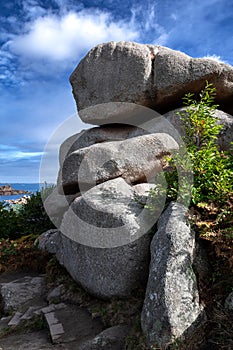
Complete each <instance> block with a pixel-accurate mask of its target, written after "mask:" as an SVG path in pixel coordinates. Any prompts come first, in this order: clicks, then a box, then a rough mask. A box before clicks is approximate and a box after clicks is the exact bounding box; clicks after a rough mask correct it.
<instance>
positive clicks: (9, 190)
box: [0, 185, 31, 196]
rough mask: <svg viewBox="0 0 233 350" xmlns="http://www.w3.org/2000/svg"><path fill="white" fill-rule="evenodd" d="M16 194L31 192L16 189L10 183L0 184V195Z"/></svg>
mask: <svg viewBox="0 0 233 350" xmlns="http://www.w3.org/2000/svg"><path fill="white" fill-rule="evenodd" d="M18 194H31V192H30V191H25V190H17V189H15V188H13V187H12V186H11V185H3V186H0V196H14V195H18Z"/></svg>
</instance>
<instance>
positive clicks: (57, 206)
mask: <svg viewBox="0 0 233 350" xmlns="http://www.w3.org/2000/svg"><path fill="white" fill-rule="evenodd" d="M60 192H61V193H62V190H60ZM77 196H78V194H77V193H76V194H73V195H70V196H65V195H64V194H60V193H59V191H58V188H57V187H55V188H54V190H53V191H52V193H51V194H50V195H49V196H48V197H47V198H46V199H45V200H44V201H43V204H44V208H45V210H46V212H47V214H48V215H49V217H50V220H51V221H52V222H53V223H54V225H55V226H56V227H59V226H60V224H61V220H62V218H63V215H64V213H65V212H66V211H67V210H68V209H69V206H70V203H72V201H73V200H74V199H75V198H76V197H77Z"/></svg>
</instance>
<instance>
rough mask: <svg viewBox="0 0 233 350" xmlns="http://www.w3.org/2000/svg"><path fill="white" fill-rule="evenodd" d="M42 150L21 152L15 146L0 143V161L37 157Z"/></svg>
mask: <svg viewBox="0 0 233 350" xmlns="http://www.w3.org/2000/svg"><path fill="white" fill-rule="evenodd" d="M42 155H43V152H23V151H21V150H19V149H17V148H16V147H13V146H8V145H4V144H0V161H1V162H3V161H7V162H9V161H14V160H19V159H32V158H35V157H36V158H38V157H41V156H42Z"/></svg>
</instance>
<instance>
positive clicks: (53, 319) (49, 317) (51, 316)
mask: <svg viewBox="0 0 233 350" xmlns="http://www.w3.org/2000/svg"><path fill="white" fill-rule="evenodd" d="M45 318H46V321H47V323H48V325H49V326H51V325H53V324H56V323H58V322H59V321H58V319H57V318H56V316H55V313H54V312H49V313H47V314H45Z"/></svg>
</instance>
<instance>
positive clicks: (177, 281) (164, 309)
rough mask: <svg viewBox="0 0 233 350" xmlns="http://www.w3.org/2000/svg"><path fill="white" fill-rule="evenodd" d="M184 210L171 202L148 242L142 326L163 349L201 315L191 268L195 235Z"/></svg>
mask: <svg viewBox="0 0 233 350" xmlns="http://www.w3.org/2000/svg"><path fill="white" fill-rule="evenodd" d="M186 210H187V208H185V207H184V206H182V205H180V204H178V203H171V204H170V205H169V207H168V208H167V209H166V211H165V212H164V213H163V214H162V216H161V218H160V219H159V222H158V231H157V232H156V233H155V235H154V237H153V240H152V243H151V263H150V272H149V278H148V284H147V290H146V297H145V301H144V306H143V311H142V318H141V325H142V329H143V332H144V333H145V335H146V337H147V340H148V342H149V343H150V344H151V345H152V344H153V345H157V346H161V347H162V348H163V349H164V348H165V347H166V345H168V344H169V343H170V342H172V341H173V340H174V339H175V338H179V337H182V336H184V335H185V333H186V332H188V331H190V330H191V329H192V327H193V326H194V324H195V323H197V322H198V321H199V319H201V317H203V315H204V313H203V310H202V308H201V306H200V305H199V296H198V289H197V283H196V277H195V274H194V272H193V268H192V262H193V256H194V248H195V237H194V233H193V232H192V231H191V229H190V227H189V225H188V224H187V223H186V218H185V214H186Z"/></svg>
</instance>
